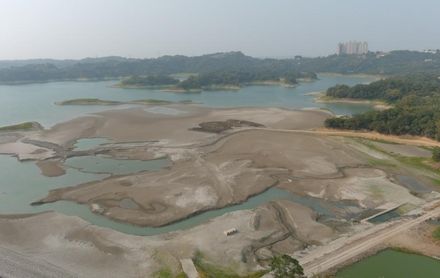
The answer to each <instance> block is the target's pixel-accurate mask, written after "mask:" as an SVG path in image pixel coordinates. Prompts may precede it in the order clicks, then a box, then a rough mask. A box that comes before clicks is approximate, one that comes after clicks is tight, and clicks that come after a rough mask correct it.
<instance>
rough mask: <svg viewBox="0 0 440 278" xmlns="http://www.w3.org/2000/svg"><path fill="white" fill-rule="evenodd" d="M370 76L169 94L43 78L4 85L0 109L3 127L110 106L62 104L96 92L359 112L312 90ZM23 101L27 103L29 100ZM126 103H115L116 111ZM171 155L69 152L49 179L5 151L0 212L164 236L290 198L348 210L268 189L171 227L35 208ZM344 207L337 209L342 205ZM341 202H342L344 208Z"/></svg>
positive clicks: (82, 146) (162, 163) (55, 206)
mask: <svg viewBox="0 0 440 278" xmlns="http://www.w3.org/2000/svg"><path fill="white" fill-rule="evenodd" d="M373 79H374V78H372V77H353V76H337V75H320V76H319V80H317V81H315V82H311V83H302V84H300V85H298V86H297V87H295V88H285V87H280V86H250V87H245V88H242V89H241V90H239V91H236V92H230V91H215V92H212V91H210V92H202V93H167V92H161V91H155V90H144V89H139V90H133V89H130V90H128V89H121V88H111V85H112V84H113V83H114V82H113V81H103V82H56V83H45V84H29V85H20V86H0V97H1V99H2V102H1V103H0V109H2V114H3V117H2V118H1V119H0V125H7V124H13V123H17V122H24V121H28V120H29V119H32V120H35V121H38V122H41V123H42V124H43V125H44V126H46V127H48V126H51V125H53V124H55V123H57V122H59V121H63V120H67V119H70V118H74V117H78V116H80V115H84V114H87V113H92V112H98V111H102V110H107V109H110V108H108V107H105V106H99V105H96V106H94V105H92V106H89V105H85V106H81V105H79V106H59V105H56V103H57V102H62V101H65V100H68V99H72V98H84V97H88V98H90V97H93V98H99V99H106V100H114V101H130V100H139V99H142V98H144V99H158V100H165V101H172V102H185V101H188V102H189V101H191V102H194V103H198V104H200V105H202V106H207V107H244V106H248V107H249V106H254V107H274V106H275V107H284V108H310V107H320V108H326V109H330V110H332V111H333V112H335V113H336V114H354V113H359V112H363V111H366V110H369V109H371V106H369V105H362V104H337V103H330V104H325V103H315V102H314V96H313V95H312V94H310V93H312V92H317V91H322V90H325V89H326V88H328V87H330V86H334V85H336V84H347V85H354V84H358V83H366V82H370V81H372V80H373ZM24 100H26V101H24ZM123 107H126V105H121V106H118V107H117V108H114V107H112V108H111V109H119V108H123ZM148 109H150V110H147V111H149V112H151V113H161V114H169V115H173V116H177V115H179V113H180V112H179V111H178V110H175V109H172V108H161V107H156V108H148ZM108 143H110V142H109V141H108V140H107V139H105V138H92V139H81V140H80V141H79V142H77V144H76V145H75V148H74V151H87V150H90V149H94V148H97V147H100V146H102V145H105V144H108ZM169 163H170V162H169V160H168V159H165V158H164V159H156V160H149V161H141V160H117V159H112V158H109V157H105V156H78V157H71V158H68V159H67V160H66V162H65V166H67V169H66V173H65V174H64V175H63V176H59V177H44V176H43V175H41V174H40V172H39V169H38V168H37V167H36V165H35V164H34V163H33V162H19V161H17V160H16V159H15V158H13V157H8V156H0V166H1V167H0V175H1V176H2V181H1V182H0V213H1V214H13V213H35V212H41V211H47V210H55V211H58V212H61V213H64V214H67V215H76V216H79V217H81V218H83V219H85V220H87V221H88V222H90V223H92V224H95V225H99V226H103V227H109V228H112V229H115V230H119V231H122V232H125V233H130V234H137V235H153V234H160V233H165V232H170V231H175V230H179V229H185V228H189V227H193V226H195V225H198V224H200V223H203V222H206V221H208V220H209V219H212V218H214V217H217V216H220V215H223V214H226V213H228V212H232V211H236V210H243V209H252V208H256V207H258V206H259V205H262V204H264V203H267V202H270V201H273V200H280V199H287V200H291V201H294V202H296V203H299V204H302V205H304V206H306V207H309V208H311V209H313V210H314V211H316V212H317V213H318V214H319V215H320V216H323V217H324V218H332V217H334V214H335V211H337V210H338V209H339V210H341V209H342V210H344V209H345V207H344V206H345V205H337V204H330V203H328V202H323V201H320V200H319V199H317V198H310V197H302V196H298V195H294V194H291V193H289V192H287V191H284V190H281V189H276V188H271V189H269V190H267V191H265V192H263V193H261V194H259V195H256V196H254V197H251V198H249V199H248V200H247V201H245V202H244V203H242V204H236V205H232V206H228V207H225V208H222V209H216V210H211V211H207V212H202V213H200V214H197V215H195V216H191V217H190V218H188V219H185V220H182V221H179V222H176V223H173V224H170V225H166V226H164V227H160V228H143V227H137V226H133V225H129V224H124V223H119V222H115V221H112V220H109V219H107V218H105V217H104V216H101V215H98V214H94V213H92V212H91V211H90V210H89V208H88V207H87V206H85V205H79V204H76V203H73V202H66V201H59V202H55V203H51V204H45V205H42V206H31V205H30V204H31V203H32V202H35V201H37V200H39V199H41V198H42V197H44V196H45V195H47V192H48V191H50V190H52V189H56V188H60V187H66V186H74V185H78V184H81V183H86V182H90V181H97V180H102V179H104V178H107V177H109V176H110V175H125V174H131V173H136V172H140V171H155V170H159V169H161V168H163V167H166V166H168V165H169ZM136 206H137V204H136V203H133V202H132V201H130V200H129V199H127V200H121V207H123V208H127V209H130V208H131V207H136ZM338 206H339V207H338ZM341 206H342V207H341ZM348 207H349V209H347V213H346V217H351V216H348V215H349V214H350V213H348V212H349V211H353V209H354V211H356V208H355V206H351V205H348Z"/></svg>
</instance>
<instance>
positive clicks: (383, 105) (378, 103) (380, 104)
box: [311, 92, 393, 111]
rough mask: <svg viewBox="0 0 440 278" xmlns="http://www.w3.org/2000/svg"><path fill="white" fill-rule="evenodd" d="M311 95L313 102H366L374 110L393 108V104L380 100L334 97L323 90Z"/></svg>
mask: <svg viewBox="0 0 440 278" xmlns="http://www.w3.org/2000/svg"><path fill="white" fill-rule="evenodd" d="M311 95H314V96H315V102H317V103H347V104H367V105H371V106H372V107H373V108H374V109H375V110H379V111H382V110H387V109H390V108H393V105H391V104H389V103H387V102H385V101H383V100H380V99H374V100H365V99H355V98H336V97H332V96H327V95H326V93H325V92H316V93H313V94H311Z"/></svg>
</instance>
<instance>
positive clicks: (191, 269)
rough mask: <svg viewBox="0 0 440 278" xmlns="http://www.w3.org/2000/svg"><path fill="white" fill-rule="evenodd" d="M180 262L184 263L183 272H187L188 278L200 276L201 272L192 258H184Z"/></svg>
mask: <svg viewBox="0 0 440 278" xmlns="http://www.w3.org/2000/svg"><path fill="white" fill-rule="evenodd" d="M180 264H181V265H182V269H183V272H185V274H186V276H188V278H199V277H200V276H199V273H198V272H197V269H196V267H195V266H194V263H193V261H192V260H191V259H182V260H180Z"/></svg>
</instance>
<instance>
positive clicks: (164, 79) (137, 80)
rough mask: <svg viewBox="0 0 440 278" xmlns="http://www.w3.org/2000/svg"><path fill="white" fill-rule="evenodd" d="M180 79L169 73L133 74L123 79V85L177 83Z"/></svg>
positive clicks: (142, 85)
mask: <svg viewBox="0 0 440 278" xmlns="http://www.w3.org/2000/svg"><path fill="white" fill-rule="evenodd" d="M177 83H179V80H177V79H175V78H172V77H170V76H167V75H149V76H145V77H142V76H137V75H136V76H131V77H129V78H126V79H124V80H122V81H121V85H122V86H139V87H145V86H162V85H175V84H177Z"/></svg>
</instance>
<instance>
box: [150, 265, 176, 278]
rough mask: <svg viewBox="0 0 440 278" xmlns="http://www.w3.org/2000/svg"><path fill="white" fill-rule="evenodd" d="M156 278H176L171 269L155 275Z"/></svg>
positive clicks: (163, 269)
mask: <svg viewBox="0 0 440 278" xmlns="http://www.w3.org/2000/svg"><path fill="white" fill-rule="evenodd" d="M154 277H156V278H174V276H173V272H172V271H171V269H169V268H166V267H164V268H162V269H160V270H159V271H158V272H156V273H154Z"/></svg>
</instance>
